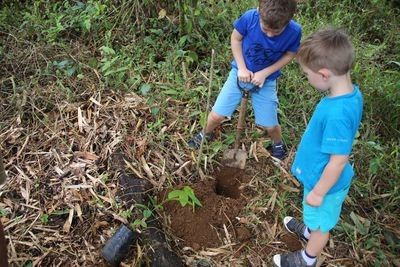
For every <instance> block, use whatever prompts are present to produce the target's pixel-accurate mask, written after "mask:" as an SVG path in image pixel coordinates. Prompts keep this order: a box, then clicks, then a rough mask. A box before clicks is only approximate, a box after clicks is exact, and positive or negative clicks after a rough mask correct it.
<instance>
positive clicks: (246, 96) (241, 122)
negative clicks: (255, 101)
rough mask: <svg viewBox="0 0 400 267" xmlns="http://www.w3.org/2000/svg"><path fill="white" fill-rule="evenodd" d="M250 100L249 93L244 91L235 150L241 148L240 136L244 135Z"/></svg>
mask: <svg viewBox="0 0 400 267" xmlns="http://www.w3.org/2000/svg"><path fill="white" fill-rule="evenodd" d="M248 99H249V91H247V90H243V97H242V101H241V102H240V108H239V121H238V124H237V129H236V139H235V146H234V148H235V149H238V148H239V143H240V136H241V135H242V132H243V128H244V123H245V122H244V118H245V117H246V108H247V100H248Z"/></svg>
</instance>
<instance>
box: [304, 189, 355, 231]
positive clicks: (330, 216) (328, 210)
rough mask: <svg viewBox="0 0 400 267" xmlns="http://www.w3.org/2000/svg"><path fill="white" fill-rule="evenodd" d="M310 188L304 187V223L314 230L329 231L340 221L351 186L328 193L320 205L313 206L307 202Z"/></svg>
mask: <svg viewBox="0 0 400 267" xmlns="http://www.w3.org/2000/svg"><path fill="white" fill-rule="evenodd" d="M309 192H310V190H308V189H306V188H304V196H303V218H304V224H305V225H307V226H308V228H310V229H311V230H312V231H316V230H319V231H321V232H323V233H326V232H329V231H330V230H331V229H333V228H334V227H335V225H336V224H337V223H338V221H339V217H340V212H341V211H342V204H343V202H344V200H345V199H346V196H347V194H348V192H349V186H348V187H345V188H343V189H342V190H340V191H338V192H336V193H333V194H328V195H326V196H325V197H324V200H323V202H322V204H321V206H319V207H312V206H310V205H308V204H307V203H306V196H307V195H308V193H309Z"/></svg>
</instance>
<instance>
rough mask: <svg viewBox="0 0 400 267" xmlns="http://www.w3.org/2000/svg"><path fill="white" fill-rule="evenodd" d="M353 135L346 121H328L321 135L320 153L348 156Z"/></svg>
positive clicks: (349, 123) (349, 124)
mask: <svg viewBox="0 0 400 267" xmlns="http://www.w3.org/2000/svg"><path fill="white" fill-rule="evenodd" d="M353 139H354V134H353V131H352V127H351V122H350V120H348V119H345V118H343V119H334V120H328V121H327V123H326V125H325V129H324V132H323V135H322V144H321V152H322V153H327V154H331V155H349V154H350V152H351V147H352V145H353Z"/></svg>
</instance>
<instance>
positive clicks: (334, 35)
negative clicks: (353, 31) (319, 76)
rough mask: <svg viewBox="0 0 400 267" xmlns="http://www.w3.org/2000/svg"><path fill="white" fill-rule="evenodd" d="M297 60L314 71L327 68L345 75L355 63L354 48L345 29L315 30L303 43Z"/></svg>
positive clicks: (337, 73)
mask: <svg viewBox="0 0 400 267" xmlns="http://www.w3.org/2000/svg"><path fill="white" fill-rule="evenodd" d="M297 61H298V62H299V63H300V64H301V65H304V66H306V67H307V68H309V69H311V70H312V71H314V72H317V71H319V70H320V69H322V68H326V69H329V70H330V71H332V72H333V73H334V74H335V75H344V74H346V73H348V72H349V71H350V69H351V67H352V65H353V61H354V50H353V46H352V44H351V41H350V38H349V37H348V35H347V34H346V33H345V32H344V31H343V30H340V29H333V28H329V29H325V30H320V31H317V32H315V33H314V34H312V35H310V36H308V37H307V38H306V39H305V40H304V41H303V42H302V43H301V45H300V49H299V52H298V53H297Z"/></svg>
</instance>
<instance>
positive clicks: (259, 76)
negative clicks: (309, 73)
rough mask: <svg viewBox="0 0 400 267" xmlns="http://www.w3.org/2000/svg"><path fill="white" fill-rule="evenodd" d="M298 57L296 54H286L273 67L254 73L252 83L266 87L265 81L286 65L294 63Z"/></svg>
mask: <svg viewBox="0 0 400 267" xmlns="http://www.w3.org/2000/svg"><path fill="white" fill-rule="evenodd" d="M295 56H296V53H293V52H286V53H285V54H284V55H283V56H282V58H281V59H279V60H278V61H277V62H275V63H274V64H273V65H271V66H268V67H266V68H265V69H262V70H260V71H257V72H256V73H254V75H253V78H252V80H251V83H252V84H254V85H257V86H259V87H262V86H263V85H264V82H265V79H266V78H267V77H268V76H269V75H271V74H272V73H274V72H275V71H278V70H280V69H282V68H283V67H284V66H285V65H287V64H288V63H289V62H291V61H292V59H293V58H294V57H295Z"/></svg>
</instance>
